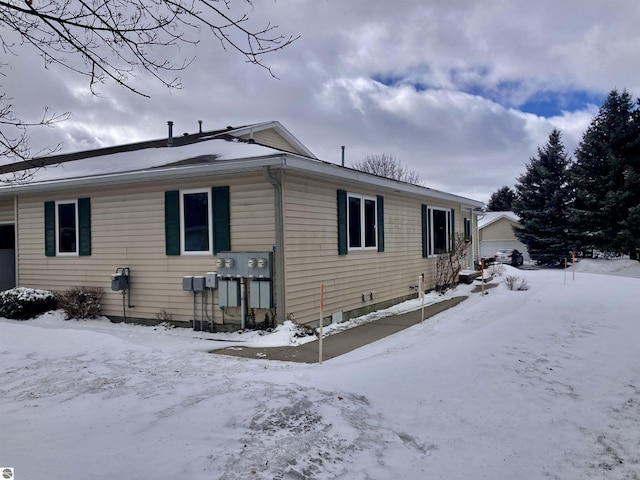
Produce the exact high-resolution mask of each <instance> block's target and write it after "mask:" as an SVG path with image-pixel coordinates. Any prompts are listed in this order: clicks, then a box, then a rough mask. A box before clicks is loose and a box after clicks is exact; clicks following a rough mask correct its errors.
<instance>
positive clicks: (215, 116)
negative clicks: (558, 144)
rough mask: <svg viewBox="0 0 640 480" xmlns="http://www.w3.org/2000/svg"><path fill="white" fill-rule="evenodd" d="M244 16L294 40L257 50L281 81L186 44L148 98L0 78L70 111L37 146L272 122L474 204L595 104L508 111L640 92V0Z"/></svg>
mask: <svg viewBox="0 0 640 480" xmlns="http://www.w3.org/2000/svg"><path fill="white" fill-rule="evenodd" d="M242 8H245V6H243V7H242ZM248 13H249V14H250V15H252V21H254V22H255V23H256V24H266V22H267V21H271V23H272V24H275V25H278V26H279V29H280V31H281V32H282V33H283V34H294V35H297V34H300V35H302V36H301V38H300V39H299V40H298V41H297V42H295V43H294V44H293V45H291V46H289V47H288V48H286V49H284V50H282V51H281V52H278V53H275V54H272V55H271V56H270V57H267V58H265V62H266V63H267V64H268V65H269V66H271V67H272V68H273V72H274V74H276V75H277V76H278V77H279V79H274V78H272V77H271V76H270V75H269V73H268V72H267V71H265V70H264V69H261V68H259V67H255V66H251V65H247V64H246V63H245V62H244V59H243V58H241V57H239V56H238V55H237V54H235V53H233V52H231V51H224V50H222V49H221V48H220V46H219V43H217V42H214V41H211V42H208V43H206V42H202V43H201V44H200V45H198V46H197V47H185V48H183V49H182V50H181V52H180V53H181V54H183V55H184V56H185V57H186V58H190V57H192V56H195V60H194V62H193V63H192V65H191V66H190V67H189V69H188V70H186V71H185V72H183V75H182V77H183V78H182V84H183V89H182V90H177V91H168V90H167V89H166V88H163V87H161V86H160V85H158V84H157V83H154V81H153V80H152V79H151V78H148V77H144V76H142V77H140V78H139V79H137V80H136V81H135V87H136V88H138V89H140V90H141V91H143V92H144V93H146V94H148V95H150V96H151V98H150V99H147V98H144V97H140V96H137V95H134V94H131V93H129V92H127V91H125V90H123V89H122V88H118V87H116V86H114V85H104V86H101V87H100V88H99V93H100V95H101V97H95V96H91V95H87V93H86V92H87V87H88V85H87V84H86V83H83V82H84V79H80V78H77V77H73V76H70V75H69V72H65V71H61V70H60V69H55V68H53V69H51V70H49V71H42V68H41V65H40V64H39V63H38V61H35V62H34V61H33V56H29V55H21V56H19V57H15V58H12V59H11V71H10V73H11V75H9V76H8V77H6V78H5V79H4V81H3V87H4V88H5V90H6V91H7V92H8V93H9V94H10V96H13V97H15V100H16V101H15V104H16V105H17V106H19V107H20V108H21V109H25V110H26V111H29V112H30V114H34V113H37V112H40V111H41V107H42V106H44V105H49V106H51V107H52V108H54V109H55V110H56V111H65V110H69V111H72V113H73V116H72V119H71V120H70V121H69V122H67V123H66V124H64V125H61V126H59V127H58V128H56V129H55V130H49V129H47V130H46V131H44V132H43V133H41V132H33V133H32V139H33V142H34V144H37V145H42V144H48V145H49V144H56V143H59V142H64V144H65V145H64V149H65V150H76V149H80V148H93V147H99V146H104V145H108V144H114V143H121V142H127V141H134V140H140V139H149V138H160V137H163V136H164V135H166V130H167V127H166V122H167V120H173V121H174V122H175V132H176V133H177V134H181V133H182V132H187V131H189V132H194V131H196V130H197V127H198V124H197V121H198V120H203V121H204V128H205V129H214V128H219V127H224V126H226V125H237V124H246V123H252V122H259V121H265V120H280V121H281V122H282V123H283V124H284V125H285V126H286V127H287V128H288V129H289V130H291V132H292V133H293V134H294V135H296V136H298V137H299V138H300V140H301V141H302V142H303V143H305V144H306V145H307V146H308V147H309V148H310V149H311V150H312V151H313V152H314V153H315V154H316V155H318V156H319V157H320V158H322V159H325V160H328V161H334V162H336V163H339V162H340V156H341V150H340V146H341V145H346V147H347V150H346V157H347V163H348V164H349V163H351V162H353V161H356V160H360V159H362V158H364V156H365V155H367V154H371V153H380V152H386V153H389V154H392V155H394V156H396V157H398V158H400V159H401V160H402V161H403V162H405V163H407V164H408V165H409V166H411V167H412V168H414V169H416V170H418V171H419V172H420V173H421V174H422V176H423V177H424V180H425V183H426V184H427V185H428V186H431V187H434V188H439V189H443V190H446V191H450V192H452V193H457V194H462V195H469V196H471V197H473V198H476V199H478V200H487V199H488V197H489V195H490V194H491V193H492V192H493V191H495V190H496V189H498V188H499V187H501V186H502V185H513V184H514V183H515V180H516V177H517V175H519V174H520V173H522V172H523V171H524V167H525V165H526V163H527V162H528V161H529V159H530V157H531V156H533V155H535V154H536V148H537V147H539V146H542V145H544V144H545V143H546V141H547V139H548V136H549V133H550V132H551V131H552V129H553V128H554V127H556V128H560V129H561V130H562V131H563V140H564V141H565V145H566V147H567V152H568V153H569V154H572V153H573V150H574V149H575V147H576V146H577V144H578V142H579V141H580V137H581V135H582V133H583V132H584V129H585V128H586V126H587V125H588V124H589V122H590V121H591V118H592V115H593V114H594V113H595V112H596V111H597V108H598V106H597V105H595V106H594V105H584V106H583V107H580V106H578V109H577V110H575V108H576V107H575V106H573V110H568V109H567V108H566V106H561V108H560V109H561V110H562V109H563V108H564V109H565V110H566V111H564V112H562V114H560V115H555V116H552V117H549V118H544V117H542V116H537V115H533V114H531V113H525V112H522V111H519V110H518V108H520V106H521V105H523V104H524V103H526V102H527V101H529V100H530V99H531V98H532V97H537V96H540V95H546V94H547V93H549V92H551V93H553V94H554V95H553V98H557V99H558V100H557V101H558V102H562V101H563V100H562V98H563V97H562V96H563V95H565V94H566V95H571V94H572V93H573V92H574V91H579V92H584V93H587V94H589V95H591V96H596V97H597V96H603V95H606V93H608V92H609V91H610V90H611V89H613V88H619V89H621V88H627V89H628V90H629V91H630V92H631V93H632V94H636V95H640V75H638V67H637V62H634V61H633V59H634V58H635V56H636V52H637V51H638V50H639V49H640V32H639V31H638V30H637V25H636V19H637V18H638V14H640V4H638V3H637V2H633V1H631V0H613V1H612V2H607V3H606V4H605V3H603V2H584V1H577V0H568V1H565V2H561V3H558V2H554V1H552V0H542V1H540V2H535V3H531V2H518V1H511V0H496V1H494V2H491V3H490V4H488V2H477V1H465V2H445V1H436V2H429V3H428V4H427V3H425V2H422V1H420V0H402V1H398V2H386V1H385V2H383V1H371V0H351V1H349V2H339V1H336V0H325V1H317V0H277V1H276V2H262V3H257V2H256V3H255V4H254V6H253V9H250V10H248ZM3 33H4V32H3ZM31 53H33V52H31ZM27 59H28V60H27ZM5 70H6V69H5ZM376 78H377V79H382V80H385V81H384V83H386V84H387V85H385V84H383V83H380V82H376V81H375V80H374V79H376Z"/></svg>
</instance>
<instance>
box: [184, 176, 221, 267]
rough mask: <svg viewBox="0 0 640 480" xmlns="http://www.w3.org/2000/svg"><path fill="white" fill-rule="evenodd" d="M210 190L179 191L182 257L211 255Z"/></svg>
mask: <svg viewBox="0 0 640 480" xmlns="http://www.w3.org/2000/svg"><path fill="white" fill-rule="evenodd" d="M211 219H212V216H211V190H210V189H207V188H203V189H193V190H181V191H180V247H181V248H180V250H181V252H180V253H181V254H182V255H191V254H211V253H212V251H213V228H212V224H211Z"/></svg>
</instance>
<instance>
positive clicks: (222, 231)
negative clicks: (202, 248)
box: [211, 187, 231, 255]
mask: <svg viewBox="0 0 640 480" xmlns="http://www.w3.org/2000/svg"><path fill="white" fill-rule="evenodd" d="M211 204H212V206H211V211H212V225H213V254H214V255H217V254H218V253H219V252H228V251H229V250H231V209H230V205H229V187H213V188H212V189H211Z"/></svg>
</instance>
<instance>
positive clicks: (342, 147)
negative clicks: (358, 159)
mask: <svg viewBox="0 0 640 480" xmlns="http://www.w3.org/2000/svg"><path fill="white" fill-rule="evenodd" d="M340 148H341V149H342V166H343V167H344V145H342V146H341V147H340Z"/></svg>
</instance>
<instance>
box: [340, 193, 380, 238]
mask: <svg viewBox="0 0 640 480" xmlns="http://www.w3.org/2000/svg"><path fill="white" fill-rule="evenodd" d="M377 211H378V205H377V199H376V197H370V196H365V195H357V194H354V193H347V226H348V228H347V232H348V246H349V250H368V249H371V250H375V249H377V248H378V225H377V222H376V218H377Z"/></svg>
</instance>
